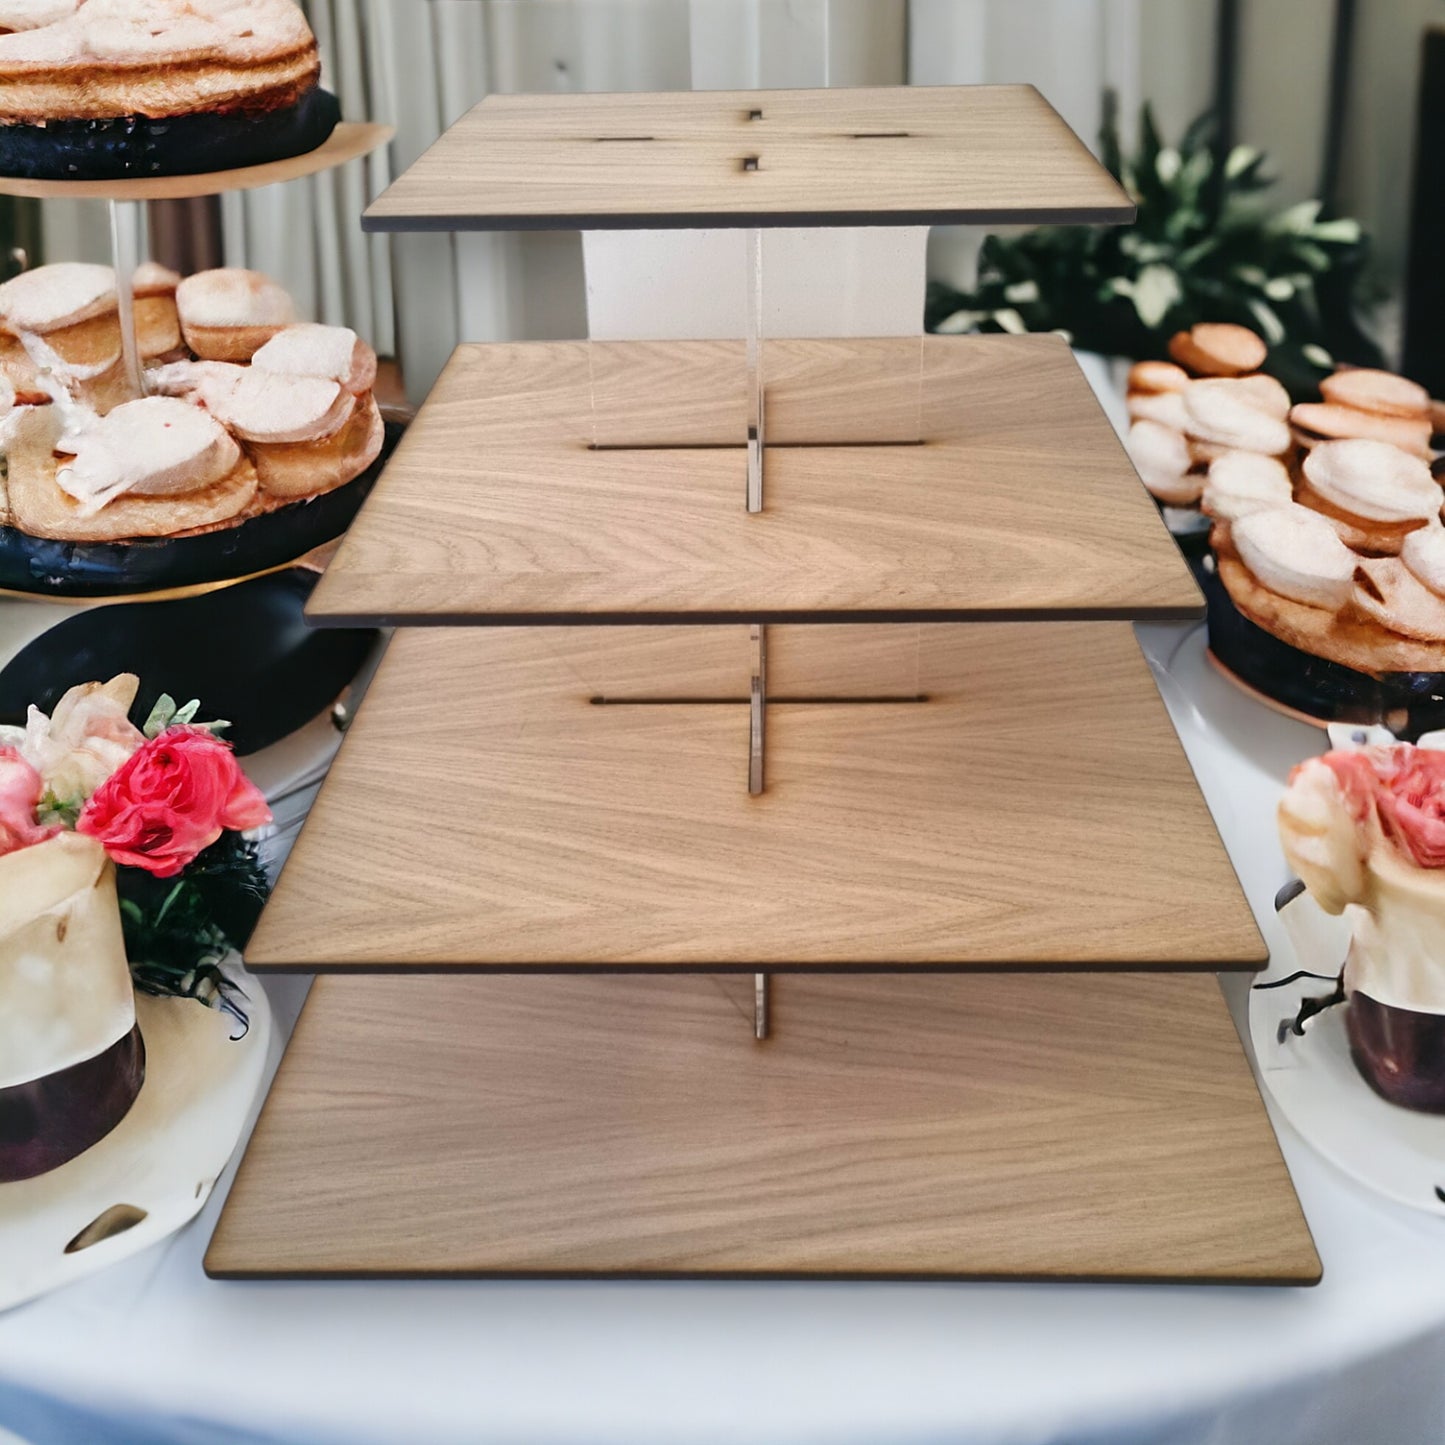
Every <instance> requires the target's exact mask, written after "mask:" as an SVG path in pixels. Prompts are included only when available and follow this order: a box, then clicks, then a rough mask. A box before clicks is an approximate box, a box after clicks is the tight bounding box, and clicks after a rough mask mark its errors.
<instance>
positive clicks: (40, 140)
mask: <svg viewBox="0 0 1445 1445" xmlns="http://www.w3.org/2000/svg"><path fill="white" fill-rule="evenodd" d="M320 74H321V65H320V60H319V57H318V55H317V50H316V39H315V37H314V36H313V35H312V33H311V28H310V26H308V25H307V23H306V18H305V16H304V15H302V13H301V11H300V10H299V9H298V8H297V6H296V5H295V4H294V3H293V0H0V174H4V175H11V176H25V177H30V178H36V179H48V180H114V179H118V178H122V177H145V176H166V175H190V174H195V173H198V172H206V171H216V170H227V169H230V168H232V167H235V166H248V165H256V164H259V163H261V162H264V161H270V160H279V159H282V158H284V157H287V156H294V155H301V154H303V153H304V152H306V151H309V150H314V149H315V148H316V147H317V146H319V145H321V144H322V143H323V142H324V141H325V140H326V138H327V136H329V135H330V134H331V132H332V130H333V129H334V128H335V126H336V123H337V121H338V120H339V119H340V109H339V107H338V105H337V102H336V98H335V97H334V96H332V95H330V94H329V93H328V92H326V91H324V90H322V89H321V88H320V84H319V81H320Z"/></svg>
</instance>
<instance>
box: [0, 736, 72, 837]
mask: <svg viewBox="0 0 1445 1445" xmlns="http://www.w3.org/2000/svg"><path fill="white" fill-rule="evenodd" d="M43 787H44V784H43V783H42V782H41V781H40V774H39V773H37V772H36V771H35V769H34V768H32V767H31V766H30V764H29V763H27V762H26V761H25V759H24V758H23V757H21V756H20V753H19V752H18V751H17V750H16V749H15V748H0V854H5V853H13V852H15V851H16V850H17V849H19V848H28V847H30V845H31V844H32V843H43V842H44V841H45V840H46V839H47V838H53V837H54V836H55V835H56V834H57V833H58V832H59V831H60V825H59V824H58V823H57V824H55V825H54V826H52V827H49V828H42V827H41V826H40V824H39V823H37V822H36V821H35V809H36V807H37V805H38V804H39V802H40V794H41V791H42V789H43Z"/></svg>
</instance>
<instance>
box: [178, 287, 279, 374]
mask: <svg viewBox="0 0 1445 1445" xmlns="http://www.w3.org/2000/svg"><path fill="white" fill-rule="evenodd" d="M176 308H177V310H178V312H179V313H180V321H181V332H182V334H183V335H184V336H185V339H186V345H187V346H189V347H190V348H191V350H192V351H194V352H195V353H196V355H197V356H199V357H200V358H201V359H202V360H203V361H249V360H250V359H251V357H252V355H253V354H254V353H255V352H256V351H257V350H258V349H259V348H260V347H262V346H264V345H265V344H266V342H268V341H269V340H270V339H271V338H272V337H273V336H274V335H275V334H276V333H277V332H278V331H280V330H281V328H282V327H283V326H289V325H290V324H291V323H292V322H294V321H295V320H296V307H295V304H294V303H293V302H292V300H291V297H290V295H289V294H288V293H287V292H286V291H285V290H283V289H282V288H281V287H280V286H278V285H277V284H276V283H275V282H274V281H272V280H271V279H270V278H269V277H267V276H263V275H262V274H261V273H260V272H259V271H246V270H243V269H241V268H239V267H234V266H229V267H221V268H219V269H217V270H214V271H198V272H196V274H195V275H194V276H187V277H186V279H185V280H184V281H182V282H181V284H180V285H179V286H178V287H177V288H176Z"/></svg>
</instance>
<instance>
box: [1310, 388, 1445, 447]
mask: <svg viewBox="0 0 1445 1445" xmlns="http://www.w3.org/2000/svg"><path fill="white" fill-rule="evenodd" d="M1289 420H1290V425H1291V426H1292V427H1293V429H1294V434H1295V436H1296V437H1297V438H1298V440H1299V441H1300V443H1301V444H1302V445H1303V446H1306V447H1315V446H1318V445H1319V444H1320V443H1321V442H1326V441H1339V440H1345V439H1348V438H1363V439H1366V440H1369V441H1377V442H1388V443H1390V445H1391V446H1396V447H1399V448H1400V449H1401V451H1406V452H1409V453H1410V454H1411V455H1412V456H1416V457H1424V458H1428V457H1429V455H1430V421H1429V418H1428V417H1423V416H1421V417H1401V416H1385V415H1382V414H1380V413H1377V412H1372V411H1362V410H1360V409H1359V408H1358V407H1353V406H1340V405H1338V404H1336V403H1335V402H1329V401H1318V402H1317V401H1302V402H1300V403H1299V405H1298V406H1295V407H1292V408H1291V409H1290V414H1289Z"/></svg>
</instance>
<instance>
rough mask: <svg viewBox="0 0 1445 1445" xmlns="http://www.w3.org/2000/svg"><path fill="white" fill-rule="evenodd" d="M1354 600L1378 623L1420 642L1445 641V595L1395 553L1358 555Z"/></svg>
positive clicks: (1362, 610) (1358, 606) (1361, 609)
mask: <svg viewBox="0 0 1445 1445" xmlns="http://www.w3.org/2000/svg"><path fill="white" fill-rule="evenodd" d="M1353 601H1354V604H1355V606H1356V607H1357V608H1359V610H1360V611H1361V612H1363V613H1364V614H1365V615H1366V616H1367V617H1372V618H1374V620H1375V621H1376V622H1378V623H1379V624H1380V626H1381V627H1384V628H1387V629H1388V630H1389V631H1391V632H1396V633H1399V635H1400V636H1401V637H1413V638H1417V639H1418V640H1419V641H1421V642H1445V599H1442V598H1441V596H1440V594H1439V593H1438V592H1434V591H1432V590H1431V589H1430V588H1429V587H1427V586H1426V585H1425V584H1424V583H1423V582H1421V581H1420V579H1419V578H1418V577H1416V576H1415V574H1414V573H1413V572H1411V571H1410V569H1409V568H1408V567H1406V566H1405V564H1404V563H1403V562H1402V561H1401V560H1400V559H1399V558H1398V557H1362V558H1360V563H1359V567H1358V569H1357V570H1356V573H1355V594H1354V598H1353Z"/></svg>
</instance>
